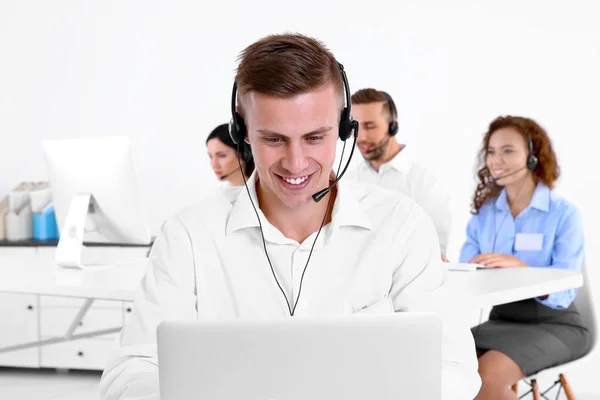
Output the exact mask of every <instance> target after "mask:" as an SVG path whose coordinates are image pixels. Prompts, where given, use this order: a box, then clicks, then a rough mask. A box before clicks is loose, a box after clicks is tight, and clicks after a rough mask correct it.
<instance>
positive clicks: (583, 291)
mask: <svg viewBox="0 0 600 400" xmlns="http://www.w3.org/2000/svg"><path fill="white" fill-rule="evenodd" d="M582 273H583V286H582V287H580V288H579V290H578V291H577V297H576V298H575V304H576V305H577V309H578V310H579V313H580V315H581V320H582V321H583V324H584V325H585V326H587V327H588V329H589V332H590V340H589V342H588V347H587V349H586V351H585V352H584V354H583V355H582V356H581V357H580V358H578V359H576V360H573V361H570V362H568V363H566V364H562V365H558V366H556V367H551V368H548V369H545V370H543V371H540V372H538V373H537V374H534V375H532V376H528V377H526V378H524V379H523V381H524V382H525V383H526V384H527V385H529V386H530V388H531V389H530V390H529V391H528V392H527V393H524V394H523V395H521V396H520V397H519V399H522V398H525V397H526V396H528V395H529V394H532V395H533V399H534V400H542V399H547V400H549V398H548V397H547V396H546V395H547V394H548V393H549V392H550V391H551V390H552V389H553V388H554V387H556V386H559V388H558V393H557V395H556V399H558V398H559V396H560V393H561V391H562V390H564V392H565V395H566V396H567V399H568V400H575V394H574V393H573V390H572V389H571V386H570V385H569V382H568V381H567V378H566V377H565V374H564V373H565V372H566V370H567V369H568V368H569V367H570V366H572V365H573V364H575V363H578V362H579V361H581V360H582V359H584V358H586V357H588V356H589V355H590V353H591V352H592V350H594V348H595V347H596V344H597V340H598V321H597V320H596V314H595V309H594V302H593V296H592V293H591V290H590V281H589V279H588V274H587V268H586V266H585V265H584V266H583V271H582ZM556 375H558V378H557V379H556V380H555V381H554V384H553V385H552V386H550V387H549V388H548V389H546V390H544V391H543V392H541V391H540V388H539V384H538V382H537V381H538V379H539V378H540V377H541V376H556ZM512 390H513V391H514V392H515V393H518V384H514V385H513V386H512Z"/></svg>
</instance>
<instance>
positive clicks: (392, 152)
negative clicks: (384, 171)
mask: <svg viewBox="0 0 600 400" xmlns="http://www.w3.org/2000/svg"><path fill="white" fill-rule="evenodd" d="M404 147H405V145H403V144H400V143H398V142H397V141H396V140H394V138H391V139H390V141H389V144H388V145H387V147H386V149H385V151H384V153H383V155H382V156H381V157H379V158H378V159H376V160H369V163H370V164H371V167H372V168H373V169H374V170H375V171H377V172H379V167H381V166H382V165H383V164H385V163H386V162H389V161H391V160H392V159H393V158H394V157H396V156H397V155H398V153H400V151H402V149H404Z"/></svg>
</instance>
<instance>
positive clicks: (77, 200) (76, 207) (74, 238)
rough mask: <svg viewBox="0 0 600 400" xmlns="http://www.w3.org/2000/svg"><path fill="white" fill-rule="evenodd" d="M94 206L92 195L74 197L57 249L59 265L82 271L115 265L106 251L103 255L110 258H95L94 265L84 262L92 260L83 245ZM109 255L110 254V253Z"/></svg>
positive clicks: (85, 194) (84, 194) (56, 259)
mask: <svg viewBox="0 0 600 400" xmlns="http://www.w3.org/2000/svg"><path fill="white" fill-rule="evenodd" d="M94 204H95V202H94V198H93V196H92V195H91V194H90V193H81V194H77V195H75V196H73V199H72V200H71V204H70V205H69V211H68V212H67V218H66V219H65V223H64V225H63V229H62V232H61V234H60V239H59V241H58V245H57V247H56V254H55V261H56V264H57V265H59V266H61V267H67V268H80V269H83V268H86V267H88V268H89V267H96V266H101V265H113V262H111V261H110V259H111V258H112V257H110V255H109V254H107V253H106V249H104V250H105V251H104V252H103V253H104V255H105V256H108V257H102V258H104V260H98V259H97V257H93V258H95V259H94V263H85V262H84V260H86V261H87V260H88V259H89V258H90V257H85V255H86V253H89V251H88V248H87V247H86V246H84V244H83V238H84V235H86V234H87V232H86V229H85V225H86V221H87V220H88V216H90V215H91V214H93V213H94V208H95V207H94ZM86 236H87V235H86ZM96 253H98V252H96ZM108 253H110V251H109V252H108Z"/></svg>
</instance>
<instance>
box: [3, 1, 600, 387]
mask: <svg viewBox="0 0 600 400" xmlns="http://www.w3.org/2000/svg"><path fill="white" fill-rule="evenodd" d="M599 14H600V13H599V6H598V5H597V3H596V2H595V1H594V0H590V1H577V0H573V1H570V2H569V3H566V2H562V1H561V2H559V1H555V2H554V1H553V2H551V1H541V0H540V1H502V2H485V4H484V2H481V1H468V0H454V1H452V2H443V1H435V2H434V1H418V0H415V1H389V2H382V1H374V0H371V1H369V2H365V1H345V2H339V1H338V2H333V1H332V2H327V1H322V0H320V1H315V0H310V1H302V2H280V1H276V0H255V1H252V2H244V1H239V2H232V1H220V2H212V4H210V5H207V4H205V2H201V1H197V0H179V1H169V2H166V1H156V0H152V1H150V0H144V1H123V0H110V1H109V0H105V1H95V2H93V1H86V2H83V1H77V0H71V1H69V0H57V1H52V2H48V1H41V0H38V1H28V2H24V1H18V0H3V1H2V2H0V57H1V59H0V135H1V139H2V142H1V143H0V191H5V190H7V189H8V188H10V187H12V186H14V185H16V184H17V183H18V182H19V181H21V180H29V179H44V178H45V167H44V163H43V158H42V153H41V146H40V140H41V139H45V138H60V137H79V136H103V135H128V136H130V137H131V138H133V139H134V141H135V143H136V146H137V148H136V150H137V153H136V155H137V164H138V166H139V176H140V180H141V186H142V189H143V194H144V196H145V199H146V207H147V210H148V215H149V217H150V222H151V227H152V230H153V231H154V232H156V231H157V230H158V227H159V226H160V223H161V222H162V221H163V220H164V219H165V218H166V217H167V216H169V215H170V214H171V213H173V212H174V211H175V210H176V209H178V208H180V207H182V206H184V205H187V204H189V203H192V202H194V201H196V200H197V199H198V198H199V197H200V196H202V195H203V194H204V193H206V191H207V190H209V188H210V189H212V188H215V187H216V186H217V182H216V181H215V178H214V177H213V175H212V172H211V170H210V168H209V165H208V159H207V156H206V154H205V147H204V139H205V137H206V135H207V134H208V132H209V131H210V130H211V129H212V128H213V127H214V126H215V125H217V124H220V123H222V122H226V121H227V120H228V119H229V114H228V108H229V100H230V99H229V96H230V90H231V84H232V78H233V74H234V68H235V66H236V63H235V59H236V56H237V54H238V52H239V51H240V50H242V49H243V48H244V47H245V46H246V45H248V44H250V43H251V42H253V41H254V40H256V39H258V38H259V37H261V36H263V35H265V34H268V33H276V32H283V31H301V32H303V33H307V34H310V35H313V36H316V37H318V38H320V39H322V40H323V41H325V42H326V44H327V45H328V46H329V47H330V48H331V50H332V51H333V52H334V53H335V54H336V56H337V58H338V59H339V61H341V62H342V63H343V64H344V65H345V67H346V70H347V73H348V78H349V80H350V85H351V88H352V90H353V91H355V90H357V89H360V88H363V87H367V86H373V87H376V88H380V89H384V90H386V91H388V92H389V93H391V94H392V96H394V98H395V100H396V103H397V105H398V108H399V116H400V133H399V134H398V137H399V140H400V141H402V142H406V143H409V144H410V146H412V147H413V148H417V149H418V150H419V151H420V153H421V154H424V157H426V158H427V160H428V161H429V163H430V165H431V167H432V168H434V169H435V170H436V171H437V172H438V173H439V174H440V175H441V176H442V177H443V178H444V179H446V180H447V182H448V183H449V185H450V186H451V187H452V188H453V191H454V194H455V198H454V204H453V208H454V212H455V221H456V225H455V229H454V237H453V243H452V246H453V247H452V248H451V250H450V257H451V258H454V259H456V257H457V255H458V252H459V248H460V245H461V243H462V240H463V236H464V226H465V224H466V222H467V220H468V218H469V214H468V210H469V204H470V197H471V194H472V189H473V182H474V181H473V167H474V162H475V156H476V151H477V150H478V147H479V145H480V140H481V137H482V133H483V132H484V131H485V129H486V126H487V124H488V123H489V122H490V121H491V120H492V119H493V118H494V117H496V116H497V115H500V114H509V113H512V114H519V115H525V116H529V117H532V118H534V119H536V120H538V121H539V122H540V123H541V124H542V125H543V126H545V127H546V128H547V130H548V132H549V134H550V136H551V137H552V139H553V141H554V144H555V147H556V151H557V152H558V157H559V162H560V164H561V167H562V178H561V180H560V184H559V189H558V190H559V191H560V192H561V193H563V194H564V195H566V196H567V197H568V198H569V199H571V200H572V201H574V202H575V203H576V204H577V205H578V206H579V207H580V208H581V210H582V211H583V213H584V215H585V219H586V238H587V244H588V248H589V251H588V263H589V265H590V266H591V270H592V271H591V272H590V275H591V278H592V279H595V280H596V281H599V285H598V287H599V288H600V273H598V272H597V271H596V269H597V268H595V267H596V266H597V265H599V264H600V251H598V250H597V249H598V248H600V228H599V227H598V221H599V219H598V216H599V213H598V211H597V205H596V204H597V198H596V197H595V196H594V193H595V192H597V188H598V186H599V183H600V178H599V177H598V174H597V173H595V169H596V168H595V165H594V161H596V160H597V158H596V157H597V154H598V147H599V146H600V141H599V140H598V134H599V133H600V132H599V127H598V124H597V118H598V114H599V110H600V95H599V93H600V75H599V73H598V71H600V32H599V28H598V23H597V16H598V15H599ZM346 154H348V153H346ZM357 158H358V157H357ZM598 297H600V296H598ZM596 360H597V362H600V357H597V358H596ZM596 365H597V364H596ZM584 376H585V374H584V372H583V369H582V372H581V377H582V378H581V379H577V382H576V383H577V385H576V388H577V390H580V391H582V393H586V391H587V392H592V391H593V390H594V388H593V383H594V382H593V381H591V380H590V381H589V382H585V381H584V379H583V377H584Z"/></svg>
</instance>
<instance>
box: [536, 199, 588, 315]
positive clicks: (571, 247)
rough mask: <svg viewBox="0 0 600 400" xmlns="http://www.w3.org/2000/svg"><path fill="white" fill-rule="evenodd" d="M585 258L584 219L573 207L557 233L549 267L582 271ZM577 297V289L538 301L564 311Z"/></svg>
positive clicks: (566, 214) (563, 219) (551, 295)
mask: <svg viewBox="0 0 600 400" xmlns="http://www.w3.org/2000/svg"><path fill="white" fill-rule="evenodd" d="M584 257H585V254H584V235H583V218H582V217H581V214H580V212H579V210H578V209H577V208H576V207H575V206H572V207H570V208H569V209H568V211H567V212H565V214H564V217H563V218H562V219H561V221H560V224H559V227H558V229H557V231H556V236H555V238H554V247H553V248H552V265H550V266H549V267H550V268H562V269H569V270H572V271H581V270H582V268H583V263H584ZM576 296H577V289H568V290H564V291H562V292H556V293H550V294H549V295H548V297H547V298H545V299H544V300H541V299H539V298H537V299H536V300H537V301H538V302H539V303H541V304H544V305H545V306H548V307H550V308H554V309H564V308H568V307H569V306H570V305H571V303H572V302H573V300H575V297H576Z"/></svg>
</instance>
